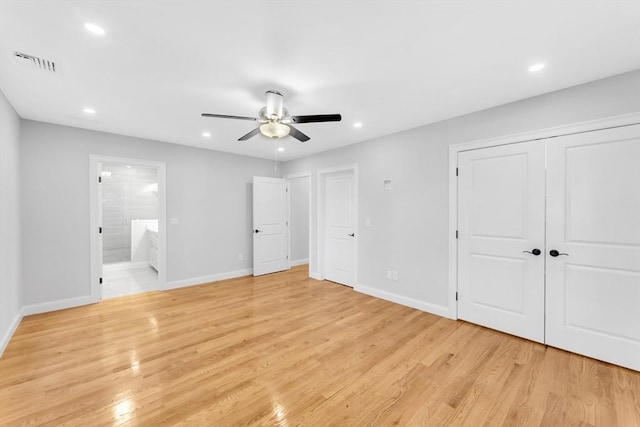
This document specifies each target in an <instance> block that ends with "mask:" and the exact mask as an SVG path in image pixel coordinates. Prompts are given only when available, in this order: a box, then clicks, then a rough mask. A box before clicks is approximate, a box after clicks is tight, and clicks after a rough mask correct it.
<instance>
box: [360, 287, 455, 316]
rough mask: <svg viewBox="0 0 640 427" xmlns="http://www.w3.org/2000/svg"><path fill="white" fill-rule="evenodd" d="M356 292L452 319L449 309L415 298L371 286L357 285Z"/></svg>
mask: <svg viewBox="0 0 640 427" xmlns="http://www.w3.org/2000/svg"><path fill="white" fill-rule="evenodd" d="M354 290H355V291H357V292H360V293H363V294H367V295H371V296H372V297H376V298H380V299H383V300H387V301H391V302H395V303H396V304H401V305H406V306H407V307H411V308H415V309H418V310H422V311H426V312H427V313H431V314H435V315H437V316H442V317H446V318H449V319H452V318H453V317H451V313H450V311H449V307H446V306H443V305H438V304H431V303H429V302H425V301H420V300H417V299H415V298H411V297H406V296H404V295H398V294H394V293H393V292H388V291H383V290H380V289H376V288H371V287H369V286H364V285H357V286H356V287H355V288H354Z"/></svg>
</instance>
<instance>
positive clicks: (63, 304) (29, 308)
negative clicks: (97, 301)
mask: <svg viewBox="0 0 640 427" xmlns="http://www.w3.org/2000/svg"><path fill="white" fill-rule="evenodd" d="M88 304H91V295H85V296H83V297H75V298H67V299H59V300H56V301H49V302H43V303H40V304H29V305H25V306H24V307H22V314H23V316H29V315H31V314H40V313H47V312H49V311H57V310H64V309H65V308H73V307H79V306H81V305H88Z"/></svg>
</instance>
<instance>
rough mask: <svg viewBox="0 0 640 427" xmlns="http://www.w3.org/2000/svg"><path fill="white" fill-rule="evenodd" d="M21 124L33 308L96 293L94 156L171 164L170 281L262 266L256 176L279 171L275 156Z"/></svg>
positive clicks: (26, 280) (27, 291)
mask: <svg viewBox="0 0 640 427" xmlns="http://www.w3.org/2000/svg"><path fill="white" fill-rule="evenodd" d="M21 132H22V134H21V153H20V154H21V190H22V204H21V212H22V218H23V225H24V226H23V232H22V245H23V254H24V258H23V263H22V266H23V267H22V283H23V296H24V301H23V304H25V305H26V306H28V305H46V304H47V303H51V302H54V301H59V300H67V299H69V300H70V299H78V298H80V297H86V296H88V295H89V294H90V253H89V155H90V154H97V155H104V156H117V157H127V158H136V159H143V160H154V161H163V162H166V165H167V218H178V219H179V225H175V226H172V225H167V281H168V282H169V285H171V282H180V283H184V282H189V281H190V279H194V278H195V279H197V278H200V277H204V276H213V275H218V274H223V273H229V272H235V271H242V270H247V269H250V268H251V267H252V265H253V261H252V234H251V226H252V224H251V217H252V204H251V200H252V199H251V194H252V193H251V191H252V189H251V182H252V177H253V176H254V175H260V176H274V174H279V171H274V167H273V161H269V160H263V159H254V158H250V157H244V156H238V155H233V154H225V153H220V152H215V151H210V150H203V149H198V148H192V147H186V146H179V145H174V144H166V143H161V142H156V141H150V140H143V139H136V138H130V137H125V136H120V135H113V134H107V133H102V132H94V131H88V130H83V129H77V128H71V127H65V126H58V125H51V124H46V123H41V122H34V121H28V120H23V121H22V128H21ZM238 253H243V254H244V260H243V261H239V260H238ZM196 282H197V281H196ZM196 282H193V283H196Z"/></svg>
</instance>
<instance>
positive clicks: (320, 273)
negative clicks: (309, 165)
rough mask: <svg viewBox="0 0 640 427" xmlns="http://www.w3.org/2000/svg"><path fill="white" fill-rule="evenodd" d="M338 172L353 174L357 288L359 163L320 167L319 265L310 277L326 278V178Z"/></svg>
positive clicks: (354, 278) (354, 279) (354, 251)
mask: <svg viewBox="0 0 640 427" xmlns="http://www.w3.org/2000/svg"><path fill="white" fill-rule="evenodd" d="M338 172H351V174H352V175H353V198H354V203H353V205H354V211H355V212H354V223H353V229H354V233H355V244H354V245H353V270H354V271H353V288H354V289H356V288H357V286H358V242H359V237H360V231H359V228H358V211H359V209H358V208H359V196H358V164H357V163H352V164H347V165H342V166H334V167H330V168H323V169H318V172H317V176H318V178H317V183H318V194H317V197H318V203H317V211H316V215H317V216H316V218H317V219H318V221H317V224H316V226H317V230H316V232H317V242H316V244H317V247H316V251H317V260H318V265H317V266H316V267H317V271H316V272H314V275H311V272H310V273H309V276H310V277H313V278H314V279H318V280H324V278H325V268H324V267H325V266H324V261H325V260H324V245H325V236H324V234H325V233H324V225H325V214H324V208H325V199H326V195H325V189H326V180H327V176H328V175H331V174H334V173H338Z"/></svg>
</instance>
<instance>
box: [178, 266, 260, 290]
mask: <svg viewBox="0 0 640 427" xmlns="http://www.w3.org/2000/svg"><path fill="white" fill-rule="evenodd" d="M252 274H253V268H245V269H243V270H236V271H228V272H226V273H218V274H210V275H208V276H200V277H191V278H189V279H182V280H174V281H173V282H168V283H167V290H169V289H178V288H186V287H188V286H195V285H202V284H205V283H210V282H218V281H220V280H225V279H235V278H236V277H242V276H250V275H252Z"/></svg>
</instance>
